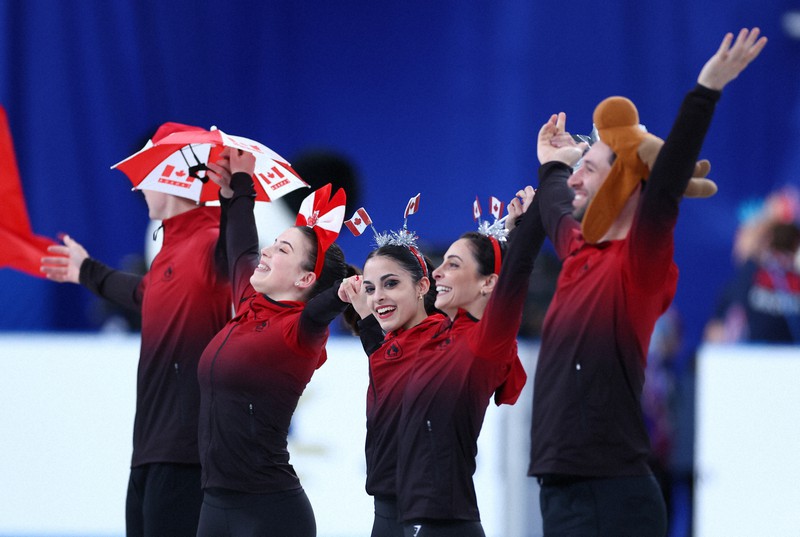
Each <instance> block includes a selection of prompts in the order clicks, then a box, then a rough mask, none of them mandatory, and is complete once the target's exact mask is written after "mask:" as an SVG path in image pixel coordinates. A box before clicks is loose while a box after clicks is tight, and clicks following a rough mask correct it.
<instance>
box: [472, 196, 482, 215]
mask: <svg viewBox="0 0 800 537" xmlns="http://www.w3.org/2000/svg"><path fill="white" fill-rule="evenodd" d="M480 217H481V204H480V202H478V196H475V201H473V202H472V218H474V219H475V220H476V221H477V220H478V219H479V218H480Z"/></svg>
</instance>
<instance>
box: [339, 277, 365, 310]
mask: <svg viewBox="0 0 800 537" xmlns="http://www.w3.org/2000/svg"><path fill="white" fill-rule="evenodd" d="M363 283H364V279H363V278H362V277H361V276H360V275H355V276H350V277H349V278H345V279H344V280H342V283H341V285H339V299H340V300H341V301H342V302H348V303H350V304H352V305H353V308H354V309H355V310H356V313H358V316H359V317H361V318H362V319H365V318H366V317H369V316H370V315H372V311H371V310H370V309H369V305H368V304H367V294H366V293H364V292H363V287H362V284H363Z"/></svg>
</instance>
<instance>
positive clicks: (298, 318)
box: [197, 150, 348, 537]
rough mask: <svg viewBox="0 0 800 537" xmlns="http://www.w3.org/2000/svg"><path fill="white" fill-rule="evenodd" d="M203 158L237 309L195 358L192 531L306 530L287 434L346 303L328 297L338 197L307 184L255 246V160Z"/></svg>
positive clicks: (233, 535) (232, 155) (338, 267)
mask: <svg viewBox="0 0 800 537" xmlns="http://www.w3.org/2000/svg"><path fill="white" fill-rule="evenodd" d="M208 166H209V167H210V168H211V173H209V177H210V178H211V179H212V180H214V181H215V182H217V183H218V184H219V185H220V203H221V205H222V218H221V220H220V228H221V229H220V235H221V239H220V240H223V239H224V240H225V241H226V244H225V246H226V252H227V260H228V264H229V274H230V278H231V284H232V287H233V292H234V304H235V307H236V311H235V315H234V317H233V319H231V321H230V322H229V323H228V324H227V325H226V326H225V327H224V328H223V329H222V331H220V332H219V334H217V336H216V337H215V338H214V339H212V340H211V342H210V343H209V344H208V346H207V347H206V349H205V351H204V352H203V355H202V357H201V358H200V364H199V367H198V380H199V384H200V394H201V399H200V422H199V445H200V463H201V466H202V483H201V484H202V487H203V490H204V497H203V506H202V509H201V511H200V522H199V527H198V531H197V535H198V536H199V537H205V536H212V535H213V536H214V537H225V536H227V537H245V536H248V537H249V536H257V535H280V536H282V537H314V536H315V535H316V522H315V518H314V512H313V510H312V508H311V504H310V503H309V501H308V498H307V497H306V494H305V492H304V491H303V487H302V486H301V484H300V481H299V479H298V477H297V474H296V473H295V471H294V468H293V467H292V465H291V464H290V463H289V452H288V450H287V437H288V432H289V425H290V423H291V419H292V415H293V413H294V410H295V408H296V407H297V403H298V400H299V398H300V395H301V394H302V393H303V390H304V389H305V387H306V385H307V384H308V382H309V380H310V379H311V376H312V375H313V373H314V371H316V369H318V368H319V367H320V366H321V365H322V364H323V363H324V362H325V360H326V357H327V355H326V352H325V344H326V342H327V339H328V325H329V323H330V322H331V321H333V319H334V318H335V317H336V316H337V315H338V314H340V313H341V312H342V311H343V310H345V308H346V307H347V306H348V305H347V304H346V303H344V302H342V301H341V300H339V299H338V296H337V292H338V288H339V286H338V281H339V280H341V279H342V278H343V277H345V276H346V270H347V266H346V264H345V261H344V255H343V254H342V251H341V249H340V248H339V247H338V246H337V245H336V244H335V243H334V242H333V241H334V240H335V239H336V237H337V236H338V233H339V228H340V227H341V225H342V220H343V216H344V203H345V194H344V191H342V190H339V191H338V192H337V193H336V194H335V195H334V196H333V197H332V198H331V196H330V190H331V189H330V185H326V187H323V188H320V189H319V190H317V191H315V192H314V193H312V194H311V195H310V196H309V197H308V198H306V201H305V202H303V205H302V206H301V208H300V214H299V215H298V219H297V224H296V226H295V227H291V228H289V229H287V230H286V231H284V232H283V233H281V234H280V235H279V236H278V238H277V239H276V240H275V243H274V244H272V245H270V246H267V247H265V248H262V249H261V250H259V247H258V244H259V243H258V235H257V231H256V226H255V219H254V217H253V202H254V198H255V190H254V188H253V166H254V157H253V156H252V155H251V154H250V153H247V152H242V151H235V150H234V151H229V150H226V152H223V158H222V160H220V161H219V162H217V163H209V165H208ZM335 283H336V284H337V285H335V286H334V284H335Z"/></svg>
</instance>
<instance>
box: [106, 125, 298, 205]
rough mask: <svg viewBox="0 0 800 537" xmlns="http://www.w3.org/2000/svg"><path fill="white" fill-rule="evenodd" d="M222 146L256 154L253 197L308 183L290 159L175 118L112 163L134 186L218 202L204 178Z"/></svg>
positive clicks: (210, 183)
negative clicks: (136, 147) (180, 121)
mask: <svg viewBox="0 0 800 537" xmlns="http://www.w3.org/2000/svg"><path fill="white" fill-rule="evenodd" d="M226 147H231V148H234V149H241V150H242V151H248V152H250V153H252V154H253V155H254V156H255V157H256V164H255V171H254V173H253V178H254V181H253V182H254V183H255V188H256V200H259V201H274V200H276V199H278V198H280V197H281V196H283V195H285V194H288V193H289V192H291V191H293V190H296V189H298V188H301V187H307V186H308V184H307V183H306V182H305V181H303V180H302V179H301V178H300V176H299V175H297V172H295V171H294V170H293V169H292V167H291V165H290V164H289V161H287V160H286V159H284V158H283V157H281V156H280V155H279V154H277V153H276V152H275V151H273V150H272V149H270V148H268V147H267V146H265V145H263V144H261V143H259V142H256V141H255V140H251V139H249V138H245V137H243V136H232V135H229V134H225V133H224V132H222V131H221V130H219V129H217V128H216V127H211V130H205V129H202V128H200V127H194V126H191V125H183V124H180V123H164V124H163V125H161V127H159V129H158V130H157V131H156V133H155V134H154V135H153V138H151V139H150V140H148V142H147V144H145V146H144V147H143V148H142V149H141V150H139V151H137V152H136V153H134V154H133V155H131V156H130V157H128V158H126V159H125V160H123V161H122V162H118V163H117V164H114V165H113V166H111V168H112V169H113V168H116V169H118V170H120V171H121V172H123V173H124V174H125V175H127V176H128V179H130V180H131V183H133V188H134V189H136V190H157V191H159V192H164V193H167V194H172V195H174V196H180V197H182V198H189V199H191V200H194V201H195V202H197V203H205V202H208V201H217V199H218V197H217V192H218V191H219V187H218V186H217V185H216V184H215V183H214V182H213V181H210V180H209V179H208V178H207V177H206V172H207V170H208V168H207V167H206V164H207V163H209V162H214V161H216V160H217V158H218V157H219V154H220V153H221V152H222V150H223V149H225V148H226Z"/></svg>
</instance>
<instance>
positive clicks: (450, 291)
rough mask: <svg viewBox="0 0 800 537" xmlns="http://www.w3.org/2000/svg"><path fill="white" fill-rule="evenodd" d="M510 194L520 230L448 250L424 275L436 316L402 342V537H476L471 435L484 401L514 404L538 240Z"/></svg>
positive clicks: (470, 238) (532, 218)
mask: <svg viewBox="0 0 800 537" xmlns="http://www.w3.org/2000/svg"><path fill="white" fill-rule="evenodd" d="M517 196H518V197H517V198H515V199H514V200H513V201H512V202H511V203H510V204H509V218H508V220H509V224H508V225H507V227H509V228H513V227H515V225H516V224H517V221H520V224H519V226H517V227H518V229H516V230H515V231H514V233H513V234H512V236H511V238H512V240H511V242H510V243H509V247H508V249H507V250H508V251H507V252H506V251H505V250H506V248H505V244H504V240H505V235H506V234H507V232H506V231H505V230H504V229H503V228H502V226H501V223H500V222H498V221H496V222H495V224H493V225H491V226H490V225H488V224H487V223H482V224H481V227H480V228H479V231H480V232H479V233H475V232H470V233H466V234H464V235H463V236H462V237H461V238H459V239H458V240H457V241H456V242H454V243H453V244H452V245H451V246H450V248H449V249H448V250H447V252H446V253H445V256H444V260H443V262H442V264H441V265H440V266H439V267H438V268H437V269H436V270H434V271H433V273H432V274H431V276H432V277H433V280H434V282H435V286H436V302H435V306H436V308H437V309H438V310H439V311H441V312H442V313H443V314H444V315H441V316H437V317H436V318H435V319H431V323H430V326H428V329H427V330H425V331H424V332H423V331H419V332H417V333H416V336H417V338H419V339H420V340H421V341H407V342H406V344H407V345H408V346H411V345H413V348H414V350H415V351H416V352H415V354H416V356H415V358H414V367H413V369H411V370H410V373H409V376H407V377H406V378H405V379H404V383H403V394H402V401H401V404H400V407H401V409H400V418H399V421H398V422H397V424H396V428H395V429H394V430H393V433H394V434H393V438H394V439H395V441H396V442H397V445H396V452H395V453H396V457H397V458H396V461H395V463H396V465H395V472H396V473H395V476H396V479H395V484H396V487H397V488H396V489H395V495H396V496H395V497H396V508H397V514H398V522H399V524H400V525H402V526H403V531H404V534H403V535H405V536H406V537H412V536H414V537H443V536H448V537H449V536H458V537H481V536H483V535H484V532H483V528H482V526H481V523H480V514H479V511H478V505H477V499H476V495H475V488H474V484H473V482H472V475H473V474H474V472H475V457H476V455H477V441H478V435H479V433H480V429H481V425H482V424H483V418H484V415H485V413H486V409H487V407H488V404H489V400H490V398H491V397H492V396H494V399H495V402H496V403H497V404H498V405H499V404H513V403H514V402H516V400H517V397H518V396H519V393H520V392H521V391H522V387H523V386H524V384H525V380H526V375H525V371H524V370H523V368H522V364H521V362H520V360H519V357H518V356H517V344H516V336H517V331H518V330H519V325H520V322H521V320H522V306H523V301H524V298H525V295H526V292H527V286H528V281H529V278H530V273H531V271H532V269H533V260H534V257H535V256H536V254H537V253H538V251H539V248H540V247H541V245H542V242H543V241H544V230H543V228H542V225H541V220H540V217H539V212H538V202H537V201H535V197H534V191H533V189H532V188H530V187H527V188H525V189H524V190H521V191H519V193H518V194H517ZM504 252H505V255H504ZM348 283H349V280H346V281H345V283H344V284H343V285H347V284H348ZM351 292H352V291H351ZM361 292H362V294H363V293H364V292H365V289H364V286H362V289H361ZM340 296H341V295H340ZM368 302H370V305H371V307H372V310H373V312H375V313H378V312H380V311H382V310H381V309H380V308H379V307H378V306H377V304H375V301H374V299H373V300H369V301H368ZM409 339H410V338H409Z"/></svg>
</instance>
